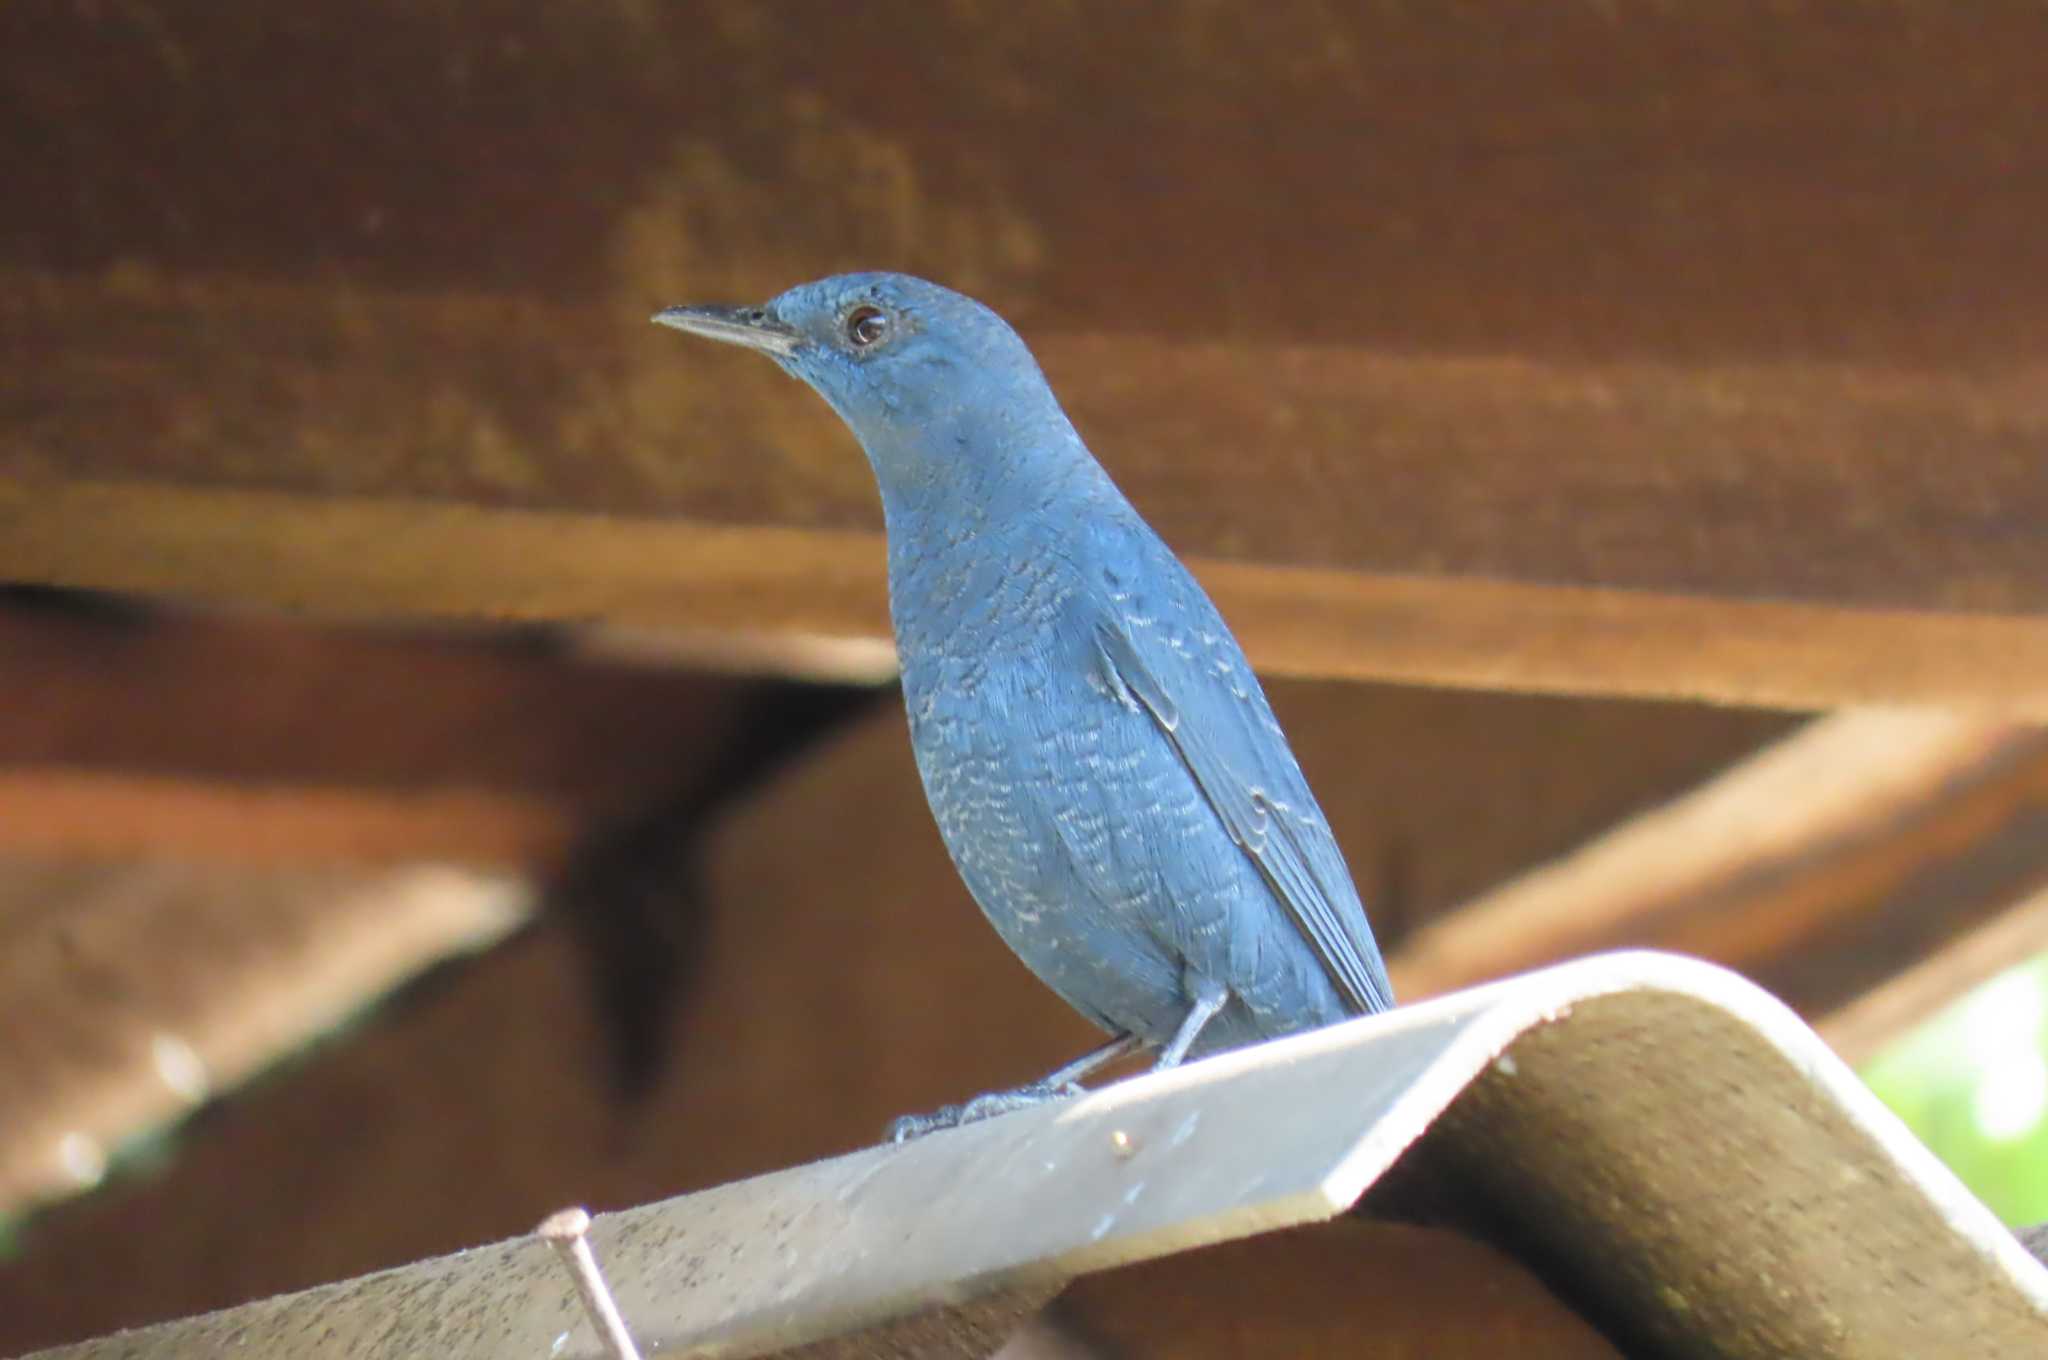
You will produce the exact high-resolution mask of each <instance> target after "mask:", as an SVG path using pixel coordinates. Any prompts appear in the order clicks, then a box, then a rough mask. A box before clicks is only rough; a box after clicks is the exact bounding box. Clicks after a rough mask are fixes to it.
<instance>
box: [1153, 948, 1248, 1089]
mask: <svg viewBox="0 0 2048 1360" xmlns="http://www.w3.org/2000/svg"><path fill="white" fill-rule="evenodd" d="M1188 984H1189V986H1188V990H1189V991H1190V992H1191V993H1193V995H1194V1004H1193V1005H1191V1006H1189V1007H1188V1013H1187V1018H1186V1019H1184V1020H1182V1021H1181V1022H1180V1028H1179V1029H1177V1030H1175V1031H1174V1032H1173V1042H1172V1043H1170V1044H1168V1045H1167V1046H1166V1047H1165V1048H1162V1049H1160V1050H1159V1061H1158V1062H1156V1063H1153V1064H1152V1070H1153V1071H1154V1072H1164V1071H1165V1070H1166V1069H1167V1068H1169V1067H1179V1066H1180V1060H1181V1059H1182V1058H1185V1057H1187V1055H1188V1050H1189V1049H1190V1048H1193V1047H1194V1045H1195V1040H1196V1038H1197V1037H1199V1036H1200V1034H1201V1033H1202V1026H1204V1025H1206V1024H1208V1023H1209V1022H1210V1021H1211V1020H1213V1019H1215V1018H1216V1012H1218V1011H1220V1010H1222V1009H1223V1007H1224V1005H1225V1003H1227V1002H1228V1001H1229V1000H1230V991H1229V989H1228V988H1226V987H1225V986H1224V985H1223V984H1222V983H1220V982H1217V981H1216V980H1215V979H1213V978H1205V977H1196V976H1195V975H1194V974H1193V973H1192V972H1190V973H1189V974H1188Z"/></svg>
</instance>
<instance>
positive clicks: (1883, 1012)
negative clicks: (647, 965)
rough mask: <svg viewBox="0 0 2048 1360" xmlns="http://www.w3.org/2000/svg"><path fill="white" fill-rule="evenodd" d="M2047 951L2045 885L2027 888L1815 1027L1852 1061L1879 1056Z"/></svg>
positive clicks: (1847, 1059)
mask: <svg viewBox="0 0 2048 1360" xmlns="http://www.w3.org/2000/svg"><path fill="white" fill-rule="evenodd" d="M2042 954H2048V891H2042V892H2037V893H2033V894H2031V895H2030V896H2028V897H2026V898H2024V899H2022V900H2021V901H2018V902H2015V903H2014V904H2013V905H2012V906H2010V907H2008V908H2006V909H2005V910H2004V911H2002V912H2000V913H1999V914H1998V915H1996V916H1993V917H1992V918H1991V919H1990V920H1988V921H1986V922H1985V923H1984V924H1983V925H1981V926H1979V927H1977V928H1976V929H1975V930H1972V931H1969V932H1967V933H1966V934H1963V935H1961V936H1959V937H1957V938H1956V939H1955V940H1954V941H1952V942H1951V943H1949V944H1947V945H1945V946H1943V947H1942V948H1941V949H1939V950H1937V951H1936V952H1935V953H1933V954H1930V955H1929V956H1928V957H1927V958H1925V959H1923V960H1921V961H1920V962H1919V963H1918V964H1915V965H1914V966H1913V967H1911V968H1909V969H1907V970H1906V971H1905V972H1903V973H1900V974H1899V975H1898V976H1897V977H1895V978H1893V979H1892V980H1891V981H1890V982H1887V983H1885V984H1884V985H1883V986H1881V987H1878V988H1876V989H1875V990H1873V991H1870V992H1867V993H1865V994H1864V995H1862V996H1859V997H1857V998H1856V999H1855V1000H1853V1001H1851V1002H1849V1003H1848V1004H1847V1005H1845V1006H1841V1007H1839V1008H1837V1009H1836V1010H1834V1011H1832V1012H1830V1013H1829V1014H1827V1015H1824V1016H1822V1017H1821V1018H1820V1020H1819V1021H1818V1022H1817V1023H1816V1024H1815V1026H1814V1028H1816V1029H1818V1030H1819V1031H1820V1032H1821V1037H1823V1038H1825V1039H1826V1040H1827V1041H1828V1043H1829V1044H1831V1045H1833V1047H1834V1050H1835V1052H1837V1053H1839V1054H1841V1055H1842V1057H1843V1058H1844V1059H1845V1060H1846V1061H1848V1062H1850V1063H1862V1062H1864V1061H1865V1060H1867V1059H1870V1058H1873V1057H1875V1056H1877V1054H1878V1053H1879V1052H1880V1051H1882V1050H1883V1049H1884V1047H1885V1046H1886V1045H1887V1044H1889V1043H1890V1042H1891V1041H1892V1040H1894V1039H1897V1038H1899V1037H1901V1036H1902V1035H1904V1034H1906V1033H1907V1032H1908V1031H1910V1030H1911V1029H1912V1028H1913V1027H1914V1026H1915V1025H1918V1024H1920V1023H1922V1022H1924V1021H1925V1020H1927V1019H1928V1017H1930V1016H1933V1015H1936V1014H1938V1013H1939V1012H1941V1011H1942V1010H1944V1009H1946V1008H1947V1007H1948V1006H1949V1005H1950V1003H1952V1002H1955V1001H1958V1000H1960V999H1961V998H1962V997H1963V996H1964V995H1965V994H1966V993H1968V992H1969V991H1971V990H1972V989H1974V988H1976V987H1978V986H1980V985H1981V984H1983V983H1986V982H1989V981H1990V980H1991V979H1992V978H1994V977H1997V976H1998V975H1999V974H2000V973H2003V972H2005V971H2006V970H2007V969H2009V968H2012V967H2015V966H2016V965H2018V964H2020V963H2023V962H2024V961H2026V960H2028V959H2032V958H2036V957H2038V956H2040V955H2042Z"/></svg>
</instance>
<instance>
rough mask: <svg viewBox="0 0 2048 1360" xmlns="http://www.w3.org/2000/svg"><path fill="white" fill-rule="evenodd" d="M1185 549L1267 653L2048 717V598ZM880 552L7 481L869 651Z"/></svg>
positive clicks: (158, 575)
mask: <svg viewBox="0 0 2048 1360" xmlns="http://www.w3.org/2000/svg"><path fill="white" fill-rule="evenodd" d="M109 524H114V525H119V526H121V528H120V530H119V531H118V532H109V531H108V530H107V528H106V527H105V526H107V525H109ZM1192 565H1193V566H1194V568H1195V570H1196V572H1197V574H1198V575H1199V576H1201V578H1202V579H1203V581H1204V583H1205V584H1206V585H1207V586H1208V587H1209V588H1210V590H1211V591H1212V592H1213V593H1214V594H1215V596H1216V598H1217V601H1218V603H1219V604H1220V605H1221V607H1222V608H1223V610H1224V613H1225V615H1226V616H1227V617H1228V618H1229V619H1230V620H1231V622H1232V624H1233V627H1234V629H1235V631H1236V632H1237V633H1238V635H1239V637H1240V638H1241V639H1242V640H1243V642H1244V644H1245V646H1246V647H1247V648H1248V649H1249V651H1250V653H1251V655H1252V657H1253V659H1254V661H1255V662H1256V663H1257V664H1258V665H1259V666H1260V667H1261V668H1262V669H1264V670H1266V671H1268V672H1269V673H1274V674H1280V675H1291V676H1298V677H1304V678H1323V679H1384V680H1395V681H1402V682H1409V683H1417V684H1432V683H1436V684H1448V685H1456V686H1463V687H1471V688H1482V689H1505V690H1524V691H1531V692H1550V693H1583V694H1595V695H1612V696H1661V697H1665V698H1686V699H1706V700H1711V701H1716V702H1721V703H1734V704H1745V705H1756V706H1763V707H1777V708H1794V709H1797V708H1805V709H1814V708H1826V707H1832V706H1835V705H1840V704H1858V705H1863V704H1879V703H1885V702H1899V703H1904V702H1910V703H1916V704H1930V705H1941V706H1951V707H1958V708H1975V709H1983V710H1987V711H1995V712H2003V713H2008V714H2013V715H2020V716H2026V717H2034V718H2048V685H2044V681H2043V677H2044V676H2048V617H2039V616H2035V615H2032V614H1983V613H1969V612H1963V613H1945V612H1940V611H1934V610H1901V609H1866V608H1860V607H1859V608H1834V607H1830V606H1828V605H1824V604H1811V603H1799V602H1787V601H1779V600H1731V599H1713V598H1703V597H1700V596H1696V595H1685V594H1668V593H1657V592H1646V591H1636V590H1624V589H1607V588H1599V587H1567V586H1555V585H1541V584H1527V583H1516V582H1503V581H1493V580H1480V579H1467V578H1464V577H1459V576H1452V575H1445V576H1381V575H1375V574H1367V573H1352V572H1346V571H1341V570H1331V569H1318V568H1307V567H1296V566H1288V565H1272V564H1261V563H1247V562H1238V561H1221V560H1216V559H1210V558H1202V557H1196V558H1194V559H1193V560H1192ZM883 572H884V566H883V546H882V539H881V537H880V535H879V534H875V533H870V532H864V531H853V530H827V529H796V528H789V527H762V526H733V525H719V524H708V523H704V522H698V521H687V520H654V519H632V518H621V517H614V516H601V515H590V514H570V513H549V512H540V511H530V510H494V509H489V508H486V507H482V506H474V505H461V504H449V503H443V502H434V501H403V502H400V501H365V500H353V499H341V500H334V499H326V498H320V497H314V496H304V495H296V494H287V493H275V492H254V491H241V490H212V489H204V490H195V489H186V488H168V487H149V486H137V485H128V484H99V483H95V484H82V483H63V484H58V483H47V482H38V483H33V484H31V483H24V482H8V481H6V480H4V479H0V574H4V575H7V576H10V577H12V578H14V579H22V580H35V581H47V582H57V583H61V584H65V585H84V586H95V587H101V588H110V589H116V590H124V591H141V592H148V593H152V594H164V595H172V596H179V597H186V598H199V599H206V600H229V601H235V602H238V603H242V604H254V605H261V606H267V607H273V608H278V609H284V610H289V611H293V612H299V613H309V614H314V615H322V616H328V617H340V618H349V619H358V620H360V619H383V620H391V619H398V620H406V621H419V620H432V621H443V622H446V621H475V620H477V619H495V620H501V621H505V620H516V621H526V622H531V621H569V622H571V623H574V622H577V621H583V620H605V621H608V622H610V623H614V624H627V625H631V626H632V627H633V628H634V629H636V630H644V629H654V630H662V629H678V630H682V631H684V632H686V633H689V634H694V635H697V636H699V637H702V636H703V635H704V634H706V633H707V632H710V633H715V632H720V631H724V632H729V633H731V634H732V635H734V636H736V637H738V638H740V639H742V640H745V639H750V638H751V639H756V640H765V639H773V638H777V637H780V638H783V639H795V640H799V641H802V640H806V639H835V638H836V639H850V640H855V641H858V642H861V643H864V644H867V646H868V648H869V649H870V650H867V651H863V652H861V653H858V655H860V656H862V657H863V658H865V656H867V655H871V649H872V648H873V647H879V646H886V645H888V638H889V633H888V620H887V604H886V587H885V581H884V575H883ZM753 655H754V656H756V657H760V658H762V659H764V660H766V659H769V658H770V657H771V655H772V644H771V643H769V642H767V641H759V642H758V648H757V650H755V651H754V652H753ZM782 655H783V656H785V657H787V658H788V663H787V664H788V666H789V668H790V669H793V670H795V671H798V672H800V673H805V674H819V675H839V674H844V673H845V666H846V663H845V662H844V661H842V660H841V659H840V657H839V654H838V653H837V652H836V651H828V652H827V653H825V655H824V659H823V660H821V661H816V662H812V661H806V660H805V659H804V658H803V655H802V654H801V653H792V652H788V651H784V652H783V653H782ZM859 669H861V670H862V671H864V672H868V673H872V671H873V669H874V667H873V666H872V664H871V663H868V662H866V661H865V660H864V659H863V661H862V663H861V664H860V666H859Z"/></svg>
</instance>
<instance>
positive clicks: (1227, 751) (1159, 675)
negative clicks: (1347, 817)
mask: <svg viewBox="0 0 2048 1360" xmlns="http://www.w3.org/2000/svg"><path fill="white" fill-rule="evenodd" d="M1217 629H1218V637H1219V638H1222V637H1224V636H1226V635H1224V634H1222V632H1221V629H1222V624H1221V621H1220V620H1219V621H1218V623H1217ZM1095 641H1096V647H1097V649H1098V652H1099V654H1100V658H1101V661H1102V665H1103V670H1104V673H1105V675H1106V676H1107V677H1108V679H1109V681H1110V683H1111V685H1112V687H1113V688H1114V689H1115V690H1116V691H1117V693H1118V697H1119V698H1122V699H1124V701H1125V702H1126V703H1129V704H1131V705H1132V706H1134V707H1141V708H1143V709H1144V710H1145V711H1146V712H1147V713H1149V714H1151V716H1152V719H1153V721H1154V722H1156V723H1157V724H1158V725H1159V728H1160V730H1161V731H1162V732H1164V733H1165V735H1166V739H1167V741H1168V742H1169V743H1171V744H1172V746H1173V748H1174V750H1175V751H1176V752H1178V753H1179V755H1180V758H1181V760H1182V762H1183V763H1184V764H1186V766H1187V767H1188V771H1189V773H1191V774H1192V775H1193V776H1194V778H1195V783H1196V785H1197V786H1198V787H1199V788H1200V789H1201V790H1202V795H1203V797H1204V798H1206V799H1207V800H1208V802H1209V805H1210V806H1211V807H1213V808H1214V809H1215V810H1216V815H1217V816H1218V817H1220V818H1221V819H1222V821H1223V825H1224V827H1225V828H1226V829H1227V830H1228V831H1229V833H1230V837H1231V839H1232V840H1234V841H1236V842H1237V844H1238V845H1239V846H1240V847H1242V848H1243V850H1244V852H1245V853H1246V854H1247V855H1249V856H1250V857H1251V859H1252V862H1253V863H1254V864H1256V865H1257V866H1258V869H1259V872H1260V874H1261V875H1262V876H1263V877H1264V878H1265V880H1266V882H1267V884H1268V885H1269V886H1270V887H1271V888H1272V889H1273V895H1274V896H1275V897H1277V898H1278V899H1279V900H1280V902H1281V904H1282V905H1283V906H1285V907H1286V909H1287V913H1288V915H1289V916H1291V917H1293V918H1294V923H1295V926H1296V927H1297V928H1298V929H1299V930H1300V931H1301V933H1302V935H1303V936H1304V937H1305V938H1306V939H1307V940H1308V942H1309V943H1310V945H1311V946H1313V947H1314V949H1315V951H1316V954H1317V956H1318V957H1319V958H1320V959H1321V960H1322V963H1323V967H1324V968H1325V969H1326V970H1327V971H1328V972H1329V974H1330V977H1331V979H1332V980H1333V981H1334V982H1335V983H1336V984H1337V988H1338V990H1339V991H1341V992H1342V993H1343V994H1344V995H1345V997H1346V998H1347V999H1348V1000H1349V1001H1350V1002H1351V1004H1352V1005H1353V1006H1355V1007H1356V1008H1357V1009H1358V1011H1359V1012H1360V1013H1361V1014H1371V1013H1373V1012H1376V1011H1383V1010H1386V1009H1388V1008H1389V1007H1391V1006H1392V1005H1393V1004H1394V989H1393V987H1392V985H1391V984H1390V983H1389V982H1388V981H1387V972H1386V965H1385V964H1383V963H1382V962H1381V961H1380V951H1379V947H1378V946H1377V945H1376V944H1374V943H1373V938H1372V927H1371V926H1370V925H1368V924H1367V922H1366V919H1365V908H1364V906H1363V905H1362V904H1361V903H1360V902H1359V900H1358V890H1357V889H1356V888H1355V887H1354V886H1353V885H1352V882H1351V875H1350V873H1349V872H1348V871H1347V870H1346V869H1345V867H1344V859H1343V856H1342V854H1341V853H1340V852H1339V851H1338V849H1337V842H1336V840H1335V839H1334V838H1333V837H1332V836H1331V834H1330V828H1329V827H1328V825H1327V824H1325V823H1324V821H1323V820H1322V817H1321V815H1320V813H1319V812H1318V810H1317V809H1316V806H1315V802H1314V800H1313V798H1311V797H1310V795H1309V792H1308V784H1307V782H1306V781H1305V780H1304V779H1303V778H1302V776H1301V772H1300V770H1299V769H1298V768H1296V767H1295V765H1294V760H1293V757H1292V755H1291V754H1289V753H1288V751H1287V750H1286V747H1285V739H1284V738H1283V737H1281V735H1280V729H1279V724H1278V723H1276V722H1274V721H1273V718H1272V714H1271V712H1270V711H1269V710H1268V709H1267V707H1266V704H1265V701H1264V698H1263V696H1262V695H1261V694H1260V693H1259V689H1258V685H1257V682H1256V681H1255V680H1253V679H1252V676H1251V673H1250V669H1249V668H1248V667H1247V666H1246V665H1245V662H1244V659H1243V657H1242V656H1241V655H1239V654H1238V653H1237V649H1236V647H1235V645H1234V644H1228V643H1226V644H1225V646H1224V648H1223V649H1222V650H1220V651H1219V652H1218V653H1217V660H1220V661H1221V662H1223V663H1224V669H1222V670H1219V669H1217V668H1216V661H1211V662H1210V663H1209V664H1208V665H1207V666H1204V665H1203V664H1202V663H1200V662H1197V661H1196V660H1194V659H1192V658H1191V657H1190V655H1189V649H1188V648H1186V647H1185V646H1181V647H1176V646H1174V645H1172V644H1171V643H1167V642H1162V641H1160V640H1159V639H1158V637H1157V636H1156V634H1154V633H1152V632H1151V630H1145V631H1143V632H1134V630H1132V629H1130V628H1128V627H1126V626H1125V625H1124V624H1123V623H1121V622H1119V621H1116V620H1114V619H1107V618H1104V619H1098V620H1097V623H1096V629H1095ZM1177 696H1178V697H1177ZM1183 701H1185V702H1183Z"/></svg>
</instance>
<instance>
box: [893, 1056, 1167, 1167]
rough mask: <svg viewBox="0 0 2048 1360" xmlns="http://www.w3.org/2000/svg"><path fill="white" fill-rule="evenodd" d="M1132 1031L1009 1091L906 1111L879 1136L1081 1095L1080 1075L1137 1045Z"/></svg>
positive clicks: (904, 1137) (920, 1133)
mask: <svg viewBox="0 0 2048 1360" xmlns="http://www.w3.org/2000/svg"><path fill="white" fill-rule="evenodd" d="M1139 1042H1140V1041H1139V1039H1138V1036H1137V1035H1135V1034H1119V1035H1118V1036H1117V1037H1116V1038H1114V1039H1111V1040H1110V1041H1109V1042H1108V1043H1106V1044H1103V1045H1101V1046H1099V1047H1097V1048H1091V1049H1089V1050H1088V1051H1087V1052H1086V1053H1083V1054H1082V1055H1081V1056H1080V1057H1078V1058H1076V1059H1074V1060H1073V1061H1072V1062H1070V1063H1068V1064H1067V1065H1066V1066H1065V1067H1062V1068H1059V1069H1058V1070H1056V1071H1053V1072H1048V1073H1047V1074H1046V1075H1045V1076H1043V1077H1041V1078H1039V1079H1038V1080H1037V1081H1034V1082H1032V1083H1031V1084H1030V1085H1028V1086H1019V1087H1017V1088H1016V1089H1015V1090H1011V1091H990V1092H988V1093H986V1094H984V1095H978V1096H976V1097H975V1098H974V1099H972V1100H969V1101H966V1102H964V1103H962V1104H959V1105H942V1106H940V1107H939V1108H938V1109H936V1110H933V1111H932V1112H931V1113H930V1114H907V1115H904V1116H903V1117H902V1118H901V1119H897V1120H895V1121H893V1122H892V1123H890V1125H889V1128H888V1131H887V1132H886V1133H884V1134H883V1138H884V1140H885V1141H887V1142H891V1143H907V1142H909V1141H910V1140H911V1139H913V1138H922V1137H924V1136H925V1135H926V1134H928V1133H936V1132H938V1131H939V1130H940V1129H954V1128H958V1127H960V1125H962V1124H972V1123H975V1122H976V1121H978V1120H982V1119H993V1118H994V1117H995V1116H997V1115H999V1114H1008V1113H1010V1112H1011V1111H1012V1110H1022V1109H1025V1108H1027V1107H1029V1106H1032V1105H1038V1104H1042V1103H1044V1102H1045V1101H1048V1100H1057V1099H1059V1098H1060V1097H1061V1096H1072V1095H1079V1094H1081V1078H1083V1077H1085V1076H1087V1075H1088V1074H1089V1073H1091V1072H1094V1071H1096V1070H1098V1069H1099V1068H1102V1067H1105V1066H1107V1065H1108V1064H1110V1063H1112V1062H1115V1061H1116V1060H1117V1059H1118V1058H1121V1057H1122V1056H1124V1054H1126V1053H1129V1052H1130V1051H1131V1050H1132V1049H1134V1048H1136V1047H1138V1045H1139Z"/></svg>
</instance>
